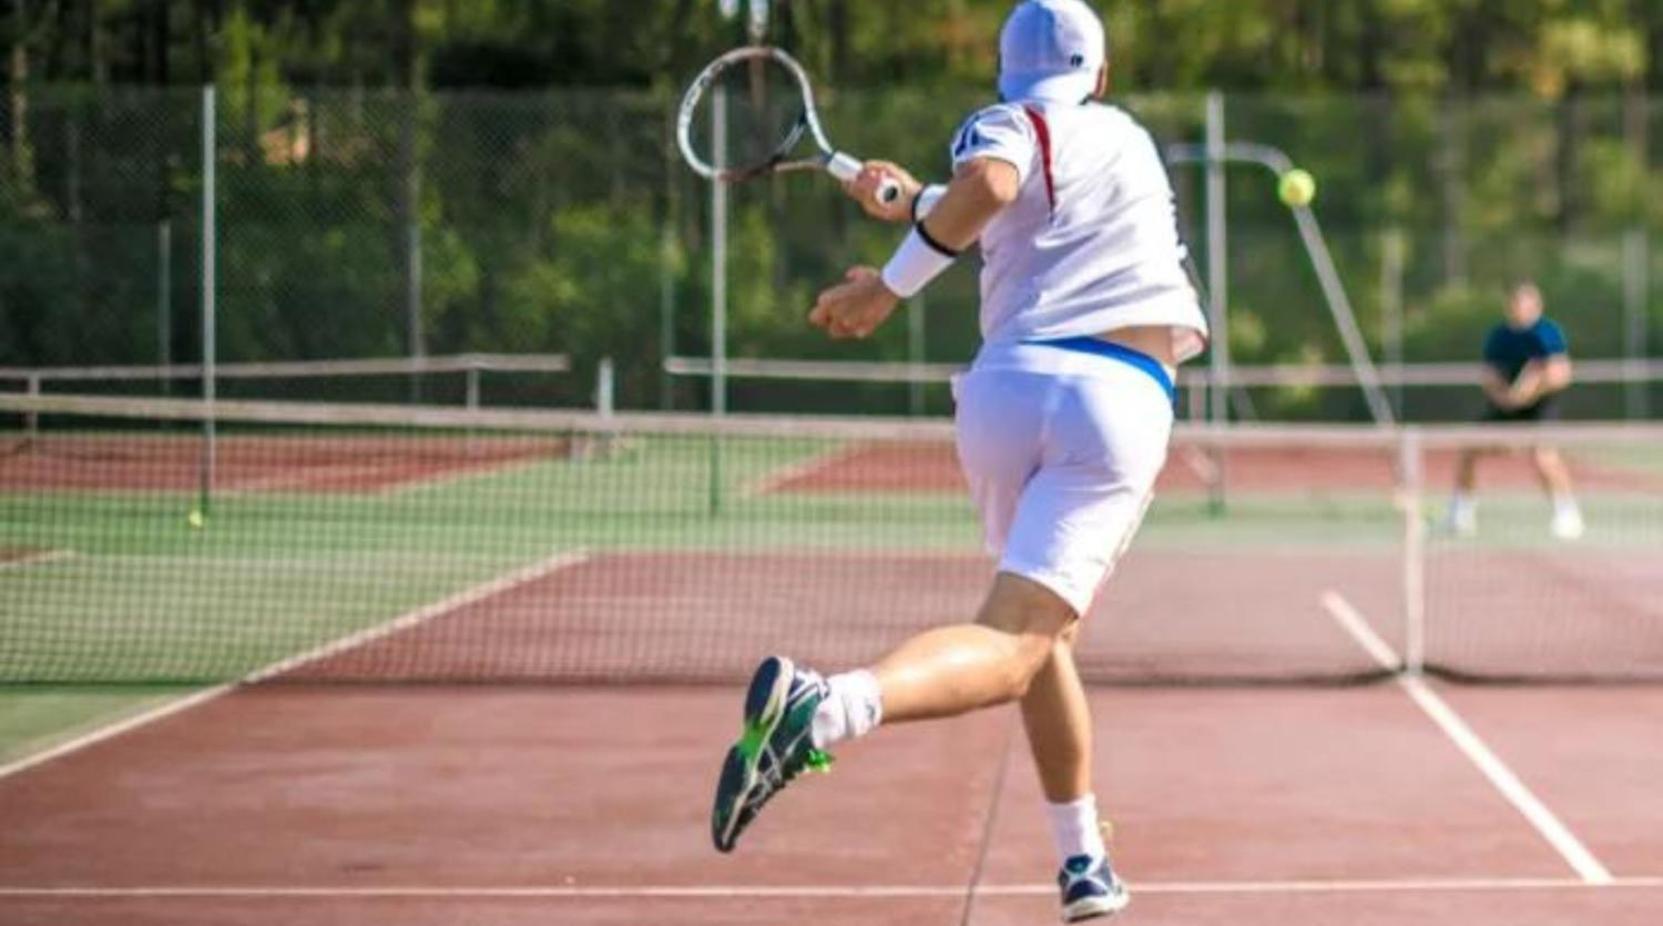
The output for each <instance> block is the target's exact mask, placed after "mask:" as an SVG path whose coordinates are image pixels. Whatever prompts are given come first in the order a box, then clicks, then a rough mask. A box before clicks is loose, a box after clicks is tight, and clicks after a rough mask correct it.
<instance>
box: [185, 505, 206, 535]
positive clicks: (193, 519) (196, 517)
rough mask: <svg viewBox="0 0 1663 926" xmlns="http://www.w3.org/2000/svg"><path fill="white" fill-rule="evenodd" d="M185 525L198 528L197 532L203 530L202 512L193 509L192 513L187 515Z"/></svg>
mask: <svg viewBox="0 0 1663 926" xmlns="http://www.w3.org/2000/svg"><path fill="white" fill-rule="evenodd" d="M185 523H186V524H189V525H190V526H191V527H194V528H196V529H197V530H201V529H202V524H203V517H202V512H200V511H198V510H196V509H195V508H192V509H191V513H190V514H188V515H185Z"/></svg>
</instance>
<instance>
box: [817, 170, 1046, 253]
mask: <svg viewBox="0 0 1663 926" xmlns="http://www.w3.org/2000/svg"><path fill="white" fill-rule="evenodd" d="M886 180H889V181H894V182H895V183H896V184H898V185H899V186H900V188H901V195H900V196H898V197H896V199H895V201H894V202H891V203H883V202H880V201H879V200H878V198H877V192H878V189H879V187H880V186H882V184H883V183H884V181H886ZM1021 188H1022V176H1021V173H1020V172H1019V171H1018V170H1017V169H1016V166H1015V165H1013V164H1011V163H1010V162H1009V161H1005V160H1000V159H998V158H994V157H977V158H970V159H967V160H965V161H964V162H962V163H961V164H960V165H959V167H958V169H957V170H956V171H954V173H953V179H952V182H950V183H948V184H947V187H946V191H945V192H940V188H939V187H937V188H935V189H936V190H937V197H938V198H937V199H936V201H935V203H934V205H932V206H931V208H930V209H929V216H928V218H926V219H924V220H922V221H923V222H924V223H925V227H926V229H927V230H928V231H929V232H930V235H931V237H932V238H934V239H935V240H936V241H939V242H941V243H942V244H944V245H946V246H948V247H950V248H952V249H954V250H963V249H964V248H967V247H969V246H970V245H972V244H974V243H975V241H976V239H977V238H978V237H980V236H981V233H982V229H983V228H985V227H986V226H987V223H988V222H989V221H991V220H992V219H993V217H994V216H995V215H997V214H998V213H999V210H1000V209H1003V208H1005V207H1006V206H1008V205H1010V204H1011V203H1012V202H1014V201H1015V200H1016V197H1017V194H1018V193H1020V192H1021ZM848 191H849V195H850V196H851V197H852V198H853V199H854V200H855V201H856V202H858V203H860V206H861V208H862V209H864V210H866V214H867V215H870V216H872V217H873V218H875V219H881V220H883V221H886V222H911V221H917V220H916V219H915V216H917V214H918V211H919V210H918V206H917V199H918V197H919V196H920V195H923V192H924V187H923V186H922V185H921V184H920V183H919V182H918V181H917V180H916V179H914V178H913V176H912V175H911V174H909V173H907V172H906V171H905V170H904V169H902V168H901V167H899V166H898V165H895V164H892V163H890V162H888V161H867V162H866V166H865V167H864V168H862V169H861V172H860V174H859V175H858V176H857V177H855V179H854V180H851V181H850V182H849V184H848Z"/></svg>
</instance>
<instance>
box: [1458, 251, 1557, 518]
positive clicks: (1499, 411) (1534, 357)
mask: <svg viewBox="0 0 1663 926" xmlns="http://www.w3.org/2000/svg"><path fill="white" fill-rule="evenodd" d="M1570 384H1571V358H1570V354H1569V353H1568V352H1567V348H1566V342H1565V332H1563V331H1561V330H1560V328H1559V326H1558V325H1556V324H1554V323H1553V322H1552V321H1549V320H1548V319H1547V318H1546V317H1545V316H1544V315H1543V314H1542V293H1541V290H1539V289H1537V288H1536V284H1534V283H1528V282H1526V283H1520V284H1519V285H1517V286H1515V287H1513V293H1512V296H1511V297H1510V298H1509V299H1508V300H1507V320H1506V321H1505V322H1504V323H1502V324H1500V325H1497V326H1495V328H1493V329H1491V330H1490V334H1489V336H1488V337H1486V338H1485V339H1484V372H1483V374H1482V379H1481V382H1480V385H1482V386H1483V388H1484V396H1485V398H1487V399H1488V400H1489V408H1488V410H1487V411H1486V412H1485V415H1484V418H1485V420H1486V421H1542V420H1544V419H1547V418H1552V417H1553V415H1554V412H1555V408H1554V400H1555V399H1556V398H1557V397H1558V395H1559V394H1560V393H1561V392H1563V391H1564V390H1565V387H1567V386H1569V385H1570ZM1486 452H1487V451H1480V450H1477V449H1471V450H1465V451H1462V453H1461V457H1460V459H1459V461H1457V464H1456V469H1455V496H1454V498H1453V499H1451V501H1450V506H1449V526H1450V529H1451V530H1452V531H1454V532H1455V533H1457V534H1463V535H1470V534H1473V533H1476V532H1477V530H1478V516H1477V511H1478V506H1477V502H1476V500H1475V499H1474V498H1473V488H1474V486H1475V485H1476V483H1477V479H1478V459H1479V457H1480V456H1482V455H1484V453H1486ZM1530 461H1531V463H1532V464H1533V465H1534V467H1535V469H1536V475H1537V476H1538V478H1540V479H1541V482H1542V486H1543V488H1545V489H1546V490H1547V493H1548V497H1549V498H1551V499H1552V500H1553V521H1552V524H1551V527H1552V531H1553V535H1554V536H1555V537H1558V538H1560V539H1562V540H1575V539H1576V538H1578V537H1581V536H1582V531H1583V523H1582V512H1581V510H1580V509H1579V508H1578V507H1577V504H1576V498H1575V496H1573V495H1572V494H1571V475H1570V471H1569V469H1567V468H1566V466H1565V461H1564V460H1563V459H1562V458H1561V457H1560V456H1559V451H1558V450H1556V449H1554V448H1553V447H1549V446H1547V445H1544V444H1538V445H1536V446H1534V447H1532V448H1530Z"/></svg>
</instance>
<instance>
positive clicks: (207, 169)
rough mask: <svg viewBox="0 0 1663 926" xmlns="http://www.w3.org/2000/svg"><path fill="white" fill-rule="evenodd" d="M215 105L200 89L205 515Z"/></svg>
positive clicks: (206, 497)
mask: <svg viewBox="0 0 1663 926" xmlns="http://www.w3.org/2000/svg"><path fill="white" fill-rule="evenodd" d="M217 119H218V106H217V105H216V101H215V99H214V85H213V84H208V85H206V86H204V87H203V88H202V402H203V405H204V407H205V411H206V414H204V415H203V418H202V466H201V471H200V473H199V475H200V479H201V484H200V486H199V487H198V499H197V505H198V511H200V512H201V514H203V515H206V514H207V513H208V509H209V506H210V505H211V503H212V500H213V489H214V465H215V451H216V448H215V446H214V442H215V434H214V398H215V392H216V389H215V382H214V361H215V354H216V352H217V345H216V342H215V331H214V324H215V321H216V316H217V314H218V307H217V306H216V305H215V299H214V290H215V286H216V285H217V284H216V282H215V276H216V267H215V260H216V255H215V253H214V238H215V235H216V231H215V220H216V215H215V199H216V194H217V190H216V186H217V179H216V177H215V171H214V167H215V161H216V148H217V144H218V143H217V142H216V140H215V129H216V125H215V120H217Z"/></svg>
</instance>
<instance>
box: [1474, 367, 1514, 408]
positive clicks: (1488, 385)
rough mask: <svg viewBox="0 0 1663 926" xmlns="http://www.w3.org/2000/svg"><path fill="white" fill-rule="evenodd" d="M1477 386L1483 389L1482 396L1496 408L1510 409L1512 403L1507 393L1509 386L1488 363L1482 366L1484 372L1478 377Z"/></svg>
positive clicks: (1499, 373)
mask: <svg viewBox="0 0 1663 926" xmlns="http://www.w3.org/2000/svg"><path fill="white" fill-rule="evenodd" d="M1478 384H1479V385H1480V386H1481V387H1483V389H1484V396H1485V398H1488V399H1489V400H1490V402H1491V403H1493V404H1494V405H1495V406H1496V407H1497V408H1512V407H1513V401H1512V398H1511V396H1510V395H1509V392H1510V390H1511V386H1510V384H1509V383H1508V382H1507V380H1505V379H1502V378H1501V371H1500V370H1497V369H1496V368H1495V367H1493V366H1490V365H1489V364H1488V363H1486V364H1484V371H1483V373H1481V374H1480V375H1479V380H1478Z"/></svg>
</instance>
